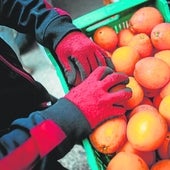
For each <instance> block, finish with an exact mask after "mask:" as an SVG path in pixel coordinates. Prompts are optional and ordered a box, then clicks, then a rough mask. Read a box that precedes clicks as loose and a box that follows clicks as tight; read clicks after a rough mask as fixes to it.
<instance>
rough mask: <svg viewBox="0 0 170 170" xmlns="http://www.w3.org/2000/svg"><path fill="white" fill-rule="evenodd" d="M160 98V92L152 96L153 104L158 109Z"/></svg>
mask: <svg viewBox="0 0 170 170" xmlns="http://www.w3.org/2000/svg"><path fill="white" fill-rule="evenodd" d="M161 100H162V97H161V96H160V94H158V95H157V96H154V97H153V106H154V107H156V108H157V109H158V108H159V105H160V103H161Z"/></svg>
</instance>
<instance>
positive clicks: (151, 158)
mask: <svg viewBox="0 0 170 170" xmlns="http://www.w3.org/2000/svg"><path fill="white" fill-rule="evenodd" d="M118 152H131V153H134V154H136V155H138V156H140V157H141V158H142V159H143V160H144V161H145V162H146V164H147V165H148V166H149V167H150V166H151V165H153V164H154V163H155V162H156V152H155V151H147V152H144V151H139V150H137V149H135V148H134V147H133V146H132V145H131V143H130V142H129V141H126V143H125V144H124V145H123V146H122V147H121V148H120V149H119V151H118Z"/></svg>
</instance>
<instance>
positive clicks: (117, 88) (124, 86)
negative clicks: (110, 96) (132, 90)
mask: <svg viewBox="0 0 170 170" xmlns="http://www.w3.org/2000/svg"><path fill="white" fill-rule="evenodd" d="M124 88H126V85H124V84H118V85H117V86H114V87H112V88H111V89H110V90H109V92H117V91H119V90H121V89H124Z"/></svg>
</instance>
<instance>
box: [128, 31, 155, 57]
mask: <svg viewBox="0 0 170 170" xmlns="http://www.w3.org/2000/svg"><path fill="white" fill-rule="evenodd" d="M128 45H129V46H131V47H133V48H135V49H136V50H137V51H138V53H139V55H140V57H141V58H144V57H149V56H151V55H152V53H153V46H152V42H151V39H150V37H149V36H148V35H147V34H145V33H138V34H136V35H134V36H133V37H132V38H131V40H130V41H129V43H128Z"/></svg>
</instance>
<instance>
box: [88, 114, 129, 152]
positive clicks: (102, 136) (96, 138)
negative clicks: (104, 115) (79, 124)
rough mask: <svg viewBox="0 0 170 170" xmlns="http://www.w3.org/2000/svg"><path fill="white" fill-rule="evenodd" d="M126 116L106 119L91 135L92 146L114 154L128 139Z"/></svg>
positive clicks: (100, 150)
mask: <svg viewBox="0 0 170 170" xmlns="http://www.w3.org/2000/svg"><path fill="white" fill-rule="evenodd" d="M126 126H127V119H126V117H125V116H121V117H117V118H114V119H111V120H108V121H106V122H105V123H103V124H102V125H100V126H99V127H97V128H96V129H95V130H94V131H93V132H92V133H91V134H90V136H89V139H90V142H91V144H92V146H93V147H94V148H95V149H96V150H97V151H99V152H101V153H103V154H113V153H114V152H116V150H118V148H119V147H121V146H122V145H123V144H124V142H125V141H126Z"/></svg>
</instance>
